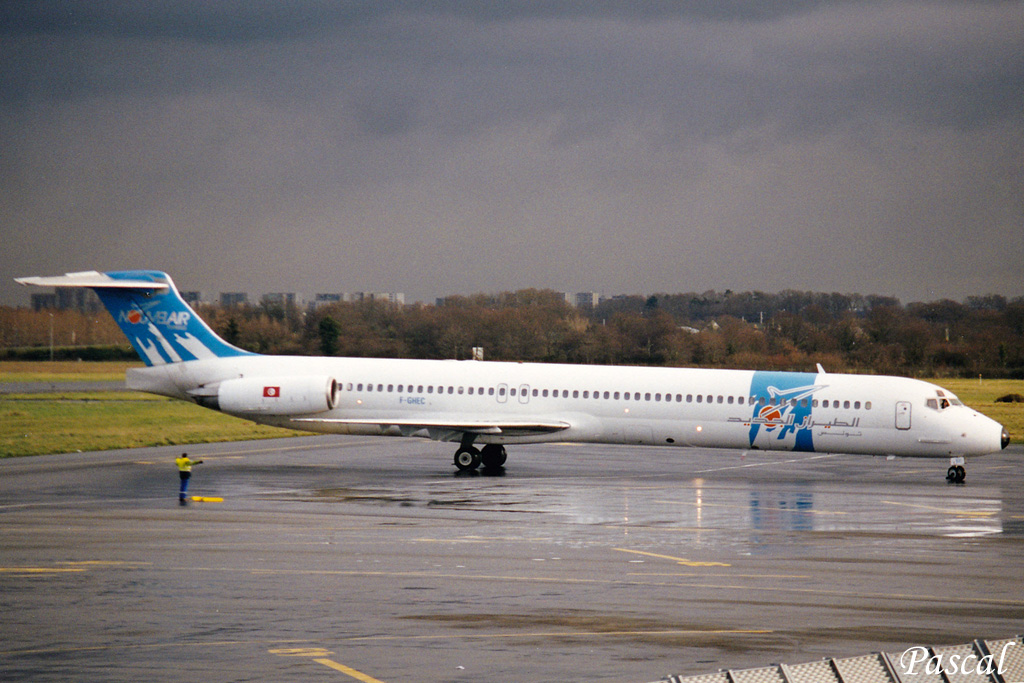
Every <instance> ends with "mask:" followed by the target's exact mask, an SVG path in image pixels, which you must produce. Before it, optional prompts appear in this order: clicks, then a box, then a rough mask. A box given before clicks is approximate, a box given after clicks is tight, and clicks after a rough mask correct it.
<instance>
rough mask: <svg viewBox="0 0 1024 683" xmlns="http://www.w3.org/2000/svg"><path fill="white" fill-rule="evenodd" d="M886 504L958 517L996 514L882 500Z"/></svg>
mask: <svg viewBox="0 0 1024 683" xmlns="http://www.w3.org/2000/svg"><path fill="white" fill-rule="evenodd" d="M882 502H883V503H885V504H886V505H898V506H899V507H905V508H916V509H918V510H928V511H929V512H941V513H942V514H945V515H957V516H958V517H992V516H994V515H996V514H998V512H999V511H998V510H990V511H987V512H986V511H983V510H951V509H949V508H940V507H934V506H932V505H915V504H914V503H900V502H897V501H895V500H883V501H882Z"/></svg>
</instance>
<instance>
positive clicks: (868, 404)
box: [864, 401, 871, 410]
mask: <svg viewBox="0 0 1024 683" xmlns="http://www.w3.org/2000/svg"><path fill="white" fill-rule="evenodd" d="M864 410H871V401H868V402H867V403H865V404H864Z"/></svg>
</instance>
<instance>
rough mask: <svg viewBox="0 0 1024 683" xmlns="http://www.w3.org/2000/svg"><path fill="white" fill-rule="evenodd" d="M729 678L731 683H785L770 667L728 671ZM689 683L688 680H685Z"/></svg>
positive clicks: (778, 672) (777, 670) (779, 674)
mask: <svg viewBox="0 0 1024 683" xmlns="http://www.w3.org/2000/svg"><path fill="white" fill-rule="evenodd" d="M729 677H730V678H731V679H732V680H733V683H786V681H785V679H784V678H783V677H782V672H780V671H779V667H777V666H770V667H765V668H764V669H744V670H742V671H730V672H729ZM687 683H689V680H687Z"/></svg>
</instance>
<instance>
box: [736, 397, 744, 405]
mask: <svg viewBox="0 0 1024 683" xmlns="http://www.w3.org/2000/svg"><path fill="white" fill-rule="evenodd" d="M737 400H738V401H739V403H740V405H743V397H742V396H740V397H739V398H738V399H737Z"/></svg>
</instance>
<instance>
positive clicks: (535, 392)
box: [533, 389, 540, 397]
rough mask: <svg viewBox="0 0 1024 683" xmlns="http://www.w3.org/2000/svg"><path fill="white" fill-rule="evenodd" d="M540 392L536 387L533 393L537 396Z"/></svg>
mask: <svg viewBox="0 0 1024 683" xmlns="http://www.w3.org/2000/svg"><path fill="white" fill-rule="evenodd" d="M539 393H540V392H538V391H537V390H536V389H534V390H533V395H534V396H535V397H536V396H537V395H538V394H539Z"/></svg>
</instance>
